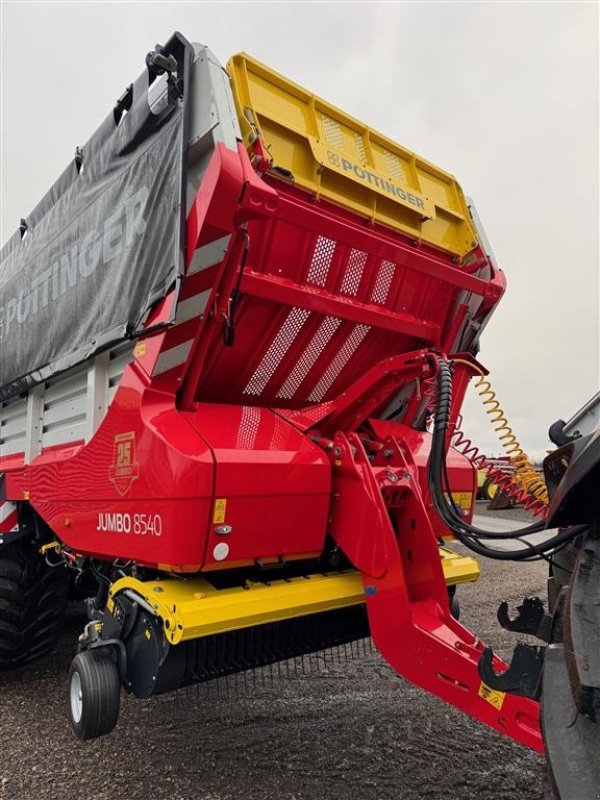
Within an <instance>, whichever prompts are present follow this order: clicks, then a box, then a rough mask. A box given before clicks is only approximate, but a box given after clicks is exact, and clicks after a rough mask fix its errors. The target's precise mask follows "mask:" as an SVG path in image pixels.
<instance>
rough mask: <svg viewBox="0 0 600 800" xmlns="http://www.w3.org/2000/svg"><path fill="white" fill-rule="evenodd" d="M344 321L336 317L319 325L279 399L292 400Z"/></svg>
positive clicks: (279, 394)
mask: <svg viewBox="0 0 600 800" xmlns="http://www.w3.org/2000/svg"><path fill="white" fill-rule="evenodd" d="M341 322H342V320H341V319H337V318H336V317H325V319H323V320H322V322H321V324H320V325H319V327H318V329H317V331H316V333H315V334H314V336H313V337H312V339H311V340H310V342H309V344H308V345H307V347H306V349H305V350H304V352H303V353H302V355H301V356H300V358H299V359H298V361H297V362H296V365H295V366H294V368H293V370H292V371H291V372H290V374H289V375H288V377H287V378H286V380H285V383H284V384H283V386H282V387H281V389H280V390H279V391H278V392H277V397H285V398H287V399H290V398H292V397H293V396H294V394H295V393H296V391H297V390H298V387H299V386H300V384H301V383H302V381H303V380H304V379H305V378H306V376H307V375H308V373H309V371H310V370H311V369H312V368H313V366H314V365H315V363H316V361H317V359H318V358H319V356H320V355H321V353H322V352H323V350H324V349H325V347H326V346H327V344H328V343H329V341H330V339H331V337H332V336H333V334H334V333H335V332H336V331H337V329H338V328H339V326H340V324H341Z"/></svg>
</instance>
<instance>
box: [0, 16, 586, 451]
mask: <svg viewBox="0 0 600 800" xmlns="http://www.w3.org/2000/svg"><path fill="white" fill-rule="evenodd" d="M1 28H2V42H1V45H2V65H1V67H2V104H1V109H0V110H1V112H2V144H1V156H2V164H1V166H2V170H1V172H2V177H1V181H2V186H1V192H2V193H1V201H2V209H1V212H2V213H1V230H0V238H1V239H2V241H5V240H6V239H7V238H8V237H9V236H10V235H11V233H12V231H13V230H14V228H15V227H16V225H17V224H18V221H19V218H20V217H21V216H25V215H26V214H27V213H28V212H29V211H30V210H31V209H32V208H33V207H34V206H35V204H36V203H37V201H38V200H39V199H40V197H41V196H42V194H43V193H44V192H45V191H46V189H47V188H48V186H49V185H50V184H51V182H52V181H53V180H54V179H55V178H56V177H57V175H58V174H59V173H60V172H61V171H62V169H63V167H64V166H65V164H66V162H67V161H68V160H69V159H70V158H71V157H72V155H73V152H74V148H75V145H77V144H80V143H81V142H83V141H85V140H86V139H87V138H88V136H89V135H90V133H91V132H92V131H93V130H94V129H95V127H96V126H97V125H98V124H99V123H100V121H101V120H102V119H103V118H104V116H105V115H106V113H108V110H109V109H110V108H112V106H113V104H114V101H115V99H116V98H117V97H118V96H119V95H120V94H121V92H122V90H123V88H124V87H125V85H126V83H128V82H129V81H130V80H131V78H132V77H133V76H135V75H137V74H138V72H139V71H140V67H141V65H142V63H143V57H144V55H145V53H146V52H147V50H148V49H150V47H151V46H152V45H153V44H154V43H156V42H159V41H163V40H165V39H166V38H167V37H168V35H169V34H170V33H171V32H172V30H173V29H175V28H177V29H179V30H181V31H182V32H183V33H184V34H185V35H186V36H187V37H188V38H190V39H193V40H195V41H202V42H205V43H206V44H208V45H209V46H210V47H211V48H212V49H213V50H214V52H215V53H216V54H217V55H218V56H219V57H220V58H221V59H222V60H223V61H225V60H226V59H227V58H228V57H229V55H231V54H232V53H234V52H237V51H240V50H246V51H247V52H250V53H252V54H253V55H255V56H256V57H257V58H259V59H261V60H263V61H265V62H266V63H267V64H269V65H270V66H272V67H273V68H275V69H277V70H279V71H281V72H283V73H284V74H285V75H287V76H289V77H290V78H292V79H294V80H295V81H297V82H298V83H301V84H303V85H305V86H306V87H307V88H309V89H311V90H313V91H314V92H316V93H317V94H320V95H321V96H323V97H325V98H326V99H328V100H330V101H331V102H333V103H335V104H336V105H339V106H341V107H342V108H343V109H344V110H346V111H348V112H350V113H351V114H353V115H354V116H356V117H358V118H359V119H362V120H364V121H365V122H367V123H368V124H369V125H371V126H372V127H374V128H377V129H379V130H381V131H382V132H383V133H385V134H387V135H389V136H391V137H392V138H394V139H396V140H397V141H399V142H400V143H401V144H403V145H405V146H407V147H409V148H411V149H413V150H415V151H416V152H417V153H419V154H421V155H423V156H424V157H425V158H427V159H428V160H430V161H433V162H434V163H437V164H439V165H440V166H441V167H443V168H444V169H447V170H448V171H450V172H452V173H454V174H455V175H456V176H457V177H458V179H459V181H460V182H461V184H462V186H463V188H464V189H465V191H466V192H467V193H468V194H470V195H471V196H473V197H474V199H475V202H476V204H477V207H478V210H479V213H480V215H481V217H482V219H483V222H484V224H485V226H486V229H487V233H488V236H489V238H490V240H491V242H492V246H493V247H494V250H495V253H496V257H497V260H498V262H499V264H500V265H501V266H502V268H503V269H504V270H505V272H506V274H507V278H508V291H507V294H506V296H505V298H504V299H503V301H502V302H501V304H500V307H499V309H498V311H497V313H496V315H495V317H494V319H493V320H492V322H491V323H490V325H489V327H488V329H487V331H486V333H485V336H484V339H483V343H482V353H481V360H482V361H483V362H484V363H485V364H486V365H487V366H488V367H489V368H490V370H491V372H492V377H493V380H494V384H495V386H496V387H497V390H498V393H499V396H500V398H501V400H502V402H503V404H504V406H505V408H506V410H507V412H508V413H509V415H510V419H511V421H514V427H515V428H516V430H517V432H518V433H519V436H520V437H521V438H522V440H523V442H524V443H525V445H526V446H527V448H528V449H529V450H531V451H532V452H534V453H542V452H543V451H544V449H545V448H546V446H547V440H546V431H547V428H548V425H549V423H551V422H552V421H554V420H555V419H556V418H558V417H561V416H562V417H568V416H569V415H570V414H571V413H572V412H573V411H575V410H576V408H577V407H578V406H579V405H580V404H581V403H582V402H583V401H584V400H586V399H587V398H588V397H589V396H590V395H591V394H592V393H593V392H594V391H596V390H597V388H598V385H599V384H600V379H599V377H600V376H599V372H600V355H599V352H600V350H599V348H600V344H599V340H600V329H599V317H600V314H599V302H600V297H599V273H598V255H599V244H598V212H599V208H598V57H599V56H598V48H599V45H598V6H597V4H595V3H575V2H569V3H520V4H516V3H511V4H509V3H487V2H486V3H452V4H450V3H445V4H438V3H402V4H400V3H399V4H391V3H329V4H327V3H322V2H321V3H315V4H312V3H277V4H274V3H252V2H245V3H223V2H220V3H218V4H217V3H214V4H213V3H177V2H170V3H156V4H155V3H108V2H102V3H83V2H81V3H53V2H44V3H25V2H20V3H3V4H2V24H1ZM464 427H465V429H467V430H468V431H470V432H471V433H472V434H473V435H474V437H475V439H476V440H477V441H478V442H480V443H481V444H482V445H483V446H484V448H486V449H487V450H490V451H492V450H494V451H497V450H498V446H497V444H496V440H495V438H494V436H493V434H492V433H491V432H490V430H489V426H488V425H487V422H485V420H484V419H482V415H481V413H480V410H479V407H478V403H477V401H476V399H475V398H474V397H473V396H472V395H471V396H470V397H469V398H468V400H467V403H466V406H465V423H464Z"/></svg>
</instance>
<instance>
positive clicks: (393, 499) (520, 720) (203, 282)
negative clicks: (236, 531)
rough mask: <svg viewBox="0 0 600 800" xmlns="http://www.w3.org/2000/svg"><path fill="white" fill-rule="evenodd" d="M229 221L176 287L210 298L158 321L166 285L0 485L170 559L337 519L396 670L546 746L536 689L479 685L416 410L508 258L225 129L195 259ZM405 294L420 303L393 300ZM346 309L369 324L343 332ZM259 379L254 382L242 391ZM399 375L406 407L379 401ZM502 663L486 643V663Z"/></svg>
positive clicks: (1, 464)
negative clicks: (472, 308)
mask: <svg viewBox="0 0 600 800" xmlns="http://www.w3.org/2000/svg"><path fill="white" fill-rule="evenodd" d="M225 236H230V237H231V238H230V241H229V245H228V247H227V252H226V255H225V257H224V258H223V259H222V260H220V262H219V263H218V264H215V265H212V266H209V267H207V268H206V269H204V270H201V271H199V272H197V273H196V274H194V275H191V274H190V275H189V277H188V278H186V279H185V281H184V283H183V286H182V287H181V292H180V295H179V302H182V301H185V300H186V299H189V298H191V297H195V296H196V295H197V294H198V293H199V292H203V291H205V292H209V297H208V300H207V304H206V307H205V309H204V312H203V313H202V314H200V315H199V316H197V317H195V318H194V319H190V320H187V321H185V322H184V323H182V324H181V325H176V326H175V327H173V328H170V329H166V330H160V331H158V332H156V327H155V326H156V325H157V324H159V323H161V322H164V321H166V320H168V319H170V316H171V309H172V304H173V303H174V302H175V301H176V294H175V291H173V292H171V294H169V295H168V296H167V297H166V298H165V300H163V301H162V302H161V303H160V304H159V305H158V307H157V308H156V309H155V310H154V312H153V313H152V314H151V316H150V318H149V320H148V323H147V327H148V329H151V330H152V331H153V332H152V333H149V334H148V335H147V337H146V338H142V339H141V340H140V342H139V343H138V345H137V347H136V350H135V361H134V362H133V363H132V364H131V365H129V366H128V367H127V368H126V370H125V373H124V375H123V378H122V381H121V384H120V386H119V388H118V390H117V393H116V395H115V398H114V400H113V403H112V404H111V406H110V408H109V411H108V413H107V416H106V417H105V419H104V421H103V423H102V424H101V426H100V428H99V430H98V431H97V433H96V435H95V436H94V437H93V439H92V440H91V441H90V442H88V443H87V444H84V443H78V444H75V445H72V444H71V445H69V446H68V447H62V448H53V449H51V450H48V451H44V452H42V454H41V455H40V456H39V457H38V458H37V459H36V460H35V461H34V462H33V463H32V464H29V465H24V464H23V459H22V457H16V458H15V457H11V458H10V459H4V460H2V459H0V470H1V471H3V472H4V473H5V474H6V499H7V500H12V501H23V500H27V501H28V502H30V503H31V505H32V506H33V507H34V509H35V510H36V511H37V512H38V513H39V514H40V516H41V517H42V518H43V519H44V520H45V521H46V523H47V524H48V525H49V526H50V527H51V529H52V530H53V531H54V532H55V534H56V535H57V536H58V537H59V538H60V539H61V540H62V541H63V542H64V543H65V544H66V545H67V546H69V547H71V548H72V549H73V550H75V551H76V552H79V553H84V554H90V555H95V556H98V557H101V558H111V559H112V558H115V557H119V558H127V559H133V560H135V561H137V562H139V563H141V564H148V565H152V566H155V567H158V568H161V569H176V570H178V571H195V570H199V569H214V568H218V567H219V566H220V567H223V566H227V567H231V566H238V565H241V564H245V563H253V560H254V559H256V558H262V557H273V556H276V555H284V556H286V557H296V558H300V557H306V555H310V554H316V553H318V552H320V551H321V550H322V548H323V544H324V537H325V534H326V533H329V534H330V535H331V536H332V538H333V539H334V540H335V541H336V542H337V543H338V544H339V546H340V547H341V549H342V550H343V551H344V553H345V554H346V555H347V556H348V558H349V559H350V560H351V561H352V563H353V564H354V565H355V566H356V568H357V569H359V570H360V572H361V573H362V576H363V580H364V586H365V597H366V605H367V610H368V615H369V621H370V626H371V632H372V636H373V640H374V642H375V644H376V646H377V648H378V649H379V650H380V652H381V653H382V655H383V656H384V657H385V658H386V659H387V660H388V661H389V663H390V664H391V665H392V666H393V667H394V669H396V670H397V671H398V672H399V673H400V674H401V675H404V676H405V677H407V678H408V679H410V680H411V681H413V682H414V683H416V684H418V685H419V686H422V687H423V688H425V689H426V690H427V691H429V692H432V693H433V694H435V695H437V696H439V697H441V698H442V699H444V700H446V701H447V702H449V703H451V704H452V705H455V706H457V707H458V708H460V709H462V710H463V711H466V712H467V713H469V714H471V715H472V716H474V717H476V718H477V719H479V720H481V721H482V722H485V723H486V724H488V725H490V726H491V727H493V728H495V729H497V730H499V731H502V732H503V733H506V734H507V735H509V736H511V737H513V738H514V739H516V740H518V741H520V742H522V743H524V744H526V745H528V746H529V747H532V748H534V749H536V750H538V751H542V749H543V748H542V740H541V736H540V732H539V724H538V705H537V703H536V702H534V701H532V700H530V699H527V698H523V697H518V696H514V695H507V696H506V697H505V698H504V699H503V701H500V702H499V703H498V705H501V708H498V707H496V706H495V705H493V704H492V703H491V702H489V699H486V698H485V697H483V696H482V694H483V693H480V688H481V680H480V678H479V675H478V672H477V662H478V660H479V657H480V655H481V653H482V651H483V644H482V643H481V642H480V641H479V640H478V639H477V638H476V637H475V636H474V635H473V634H472V633H470V632H469V631H468V630H467V629H466V628H465V627H464V626H463V625H461V624H460V623H459V622H457V621H456V620H455V619H454V618H453V617H452V615H451V612H450V607H449V598H448V592H447V589H446V585H445V581H444V575H443V571H442V567H441V564H440V559H439V554H438V540H439V537H440V536H441V535H443V534H444V533H447V531H444V529H443V528H442V527H441V526H440V523H439V521H438V520H437V518H436V517H435V515H433V512H432V509H431V504H430V501H429V499H428V497H427V491H426V481H425V469H426V460H427V454H428V449H429V435H428V434H427V433H426V432H424V431H421V430H416V429H414V428H413V427H411V422H412V421H413V420H414V419H416V417H417V416H418V414H419V413H421V412H422V411H423V406H424V402H425V399H424V397H423V396H422V395H423V393H424V392H426V389H427V385H428V381H430V380H431V379H432V378H433V377H434V367H433V366H432V359H431V357H430V353H431V352H432V351H435V352H438V353H443V354H446V353H449V352H450V353H451V350H452V348H453V346H454V343H455V342H456V341H457V338H458V334H459V331H460V330H461V328H462V326H463V323H464V320H465V319H466V315H467V299H466V298H467V297H468V296H469V295H471V294H474V295H477V296H479V297H480V298H481V305H480V308H479V310H478V315H479V318H480V320H484V319H485V317H486V316H487V315H488V314H489V312H490V311H491V310H492V309H493V307H494V306H495V304H496V303H497V302H498V300H499V298H500V296H501V295H502V292H503V290H504V279H503V277H502V275H501V273H498V272H496V271H494V270H493V269H492V268H491V267H490V270H491V277H490V279H489V280H484V279H483V278H481V277H477V276H476V275H475V274H474V273H475V272H476V271H477V270H478V269H479V267H481V266H483V265H485V264H487V261H486V259H485V256H484V254H483V253H482V252H481V250H479V249H478V250H476V251H475V254H474V256H473V258H472V259H471V260H470V262H469V265H468V266H460V265H457V264H455V263H453V262H452V261H451V260H450V259H449V258H448V257H446V256H445V255H444V254H442V253H440V252H437V251H435V250H434V249H433V248H429V247H427V246H425V245H422V244H420V243H415V242H409V241H408V240H406V239H405V238H404V237H402V236H400V235H399V234H395V233H393V232H392V231H390V230H388V229H385V228H383V227H381V226H378V225H377V224H371V225H366V224H365V223H364V222H361V221H359V220H357V217H356V216H355V215H354V214H352V213H351V212H349V211H346V210H344V209H340V208H337V207H335V206H333V205H332V204H330V203H328V202H326V201H323V200H320V201H318V203H317V202H315V201H314V198H308V197H307V196H306V195H305V194H303V193H302V192H301V191H299V190H297V189H295V188H294V187H291V186H287V185H286V184H282V183H277V182H276V181H274V180H272V179H269V178H267V177H265V178H264V179H261V178H259V177H258V176H257V174H256V173H255V172H254V170H253V168H252V166H251V164H250V161H249V159H248V156H247V154H246V152H245V150H244V149H243V148H242V147H241V146H240V147H239V150H238V152H237V153H235V152H232V151H229V150H227V149H226V148H224V147H223V146H219V147H218V148H217V150H216V152H215V154H214V156H213V158H212V161H211V163H210V165H209V167H208V169H207V172H206V174H205V176H204V178H203V181H202V185H201V187H200V189H199V191H198V194H197V196H196V199H195V201H194V204H193V206H192V209H191V212H190V214H189V217H188V223H187V253H186V267H188V268H189V265H190V264H191V263H192V259H193V257H194V254H195V252H196V251H197V249H198V248H199V247H203V246H205V245H207V244H209V243H211V242H214V241H216V240H218V239H220V238H222V237H225ZM317 236H320V237H326V238H327V239H328V241H330V242H334V243H337V245H336V248H335V252H334V253H333V255H331V258H330V262H329V263H328V270H327V275H326V276H325V277H323V279H322V280H321V281H320V283H319V282H314V281H313V283H312V284H311V283H310V282H309V281H308V280H307V274H308V271H309V269H311V266H310V264H311V262H310V252H311V248H314V247H315V244H314V242H315V237H317ZM310 237H312V238H310ZM309 238H310V242H309ZM249 243H250V248H249ZM312 252H313V253H314V252H316V250H312ZM356 253H359V256H356V255H353V254H356ZM363 256H364V258H363ZM328 258H329V256H328ZM352 258H355V259H358V260H359V261H360V264H361V266H360V270H362V272H360V270H357V273H356V274H357V276H358V277H357V278H356V281H355V284H354V289H353V292H354V294H353V295H350V294H349V293H347V292H346V294H344V292H343V291H341V290H340V285H341V281H342V280H343V274H345V273H344V270H346V271H347V269H348V264H349V263H350V259H352ZM336 259H337V260H336ZM344 259H345V260H344ZM384 260H385V261H386V262H389V263H392V264H393V265H394V270H393V276H392V277H391V278H390V281H389V285H387V288H386V298H388V300H386V303H385V304H383V303H382V302H381V301H380V300H377V291H376V286H375V284H374V281H375V277H374V275H375V273H376V269H375V266H373V269H368V268H366V267H365V265H367V266H368V265H369V264H370V265H381V264H382V263H383V261H384ZM313 261H314V255H313ZM378 268H379V267H378ZM359 272H360V275H359ZM390 274H391V273H390ZM406 297H410V298H411V303H412V306H411V308H410V309H403V308H402V303H403V298H406ZM374 298H375V299H374ZM289 309H295V312H294V313H296V314H297V316H298V319H299V320H300V323H301V324H300V323H298V326H299V329H298V331H294V336H292V334H290V337H291V341H287V349H286V348H285V347H283V345H282V347H281V348H280V349H281V350H282V352H278V353H276V354H275V355H274V356H273V361H272V363H271V365H270V366H269V369H268V370H267V369H266V367H265V352H267V350H266V348H267V345H269V343H271V344H270V345H269V346H271V347H272V342H273V341H274V338H273V337H274V334H275V331H276V330H277V329H278V328H279V329H281V324H282V320H284V319H287V317H286V315H287V314H289ZM234 318H237V320H238V325H237V330H236V331H235V335H236V346H235V347H227V346H226V343H224V341H223V329H224V326H226V325H227V324H229V323H232V324H233V320H234ZM328 319H330V320H332V322H331V329H332V330H334V333H333V334H331V335H329V334H328V335H329V339H328V340H327V341H325V340H324V341H323V343H322V346H321V345H320V348H321V349H320V350H318V351H317V350H315V351H314V354H313V356H311V359H312V361H311V360H310V359H309V360H308V361H306V364H305V365H304V366H303V371H302V373H301V374H300V373H298V374H299V378H298V381H297V382H296V383H297V384H298V385H297V387H296V390H295V394H293V393H292V394H293V396H289V395H290V393H289V392H288V396H284V395H285V393H282V389H281V386H282V380H283V378H284V377H285V376H287V375H290V374H291V373H292V371H293V369H294V368H295V366H296V365H297V364H298V361H299V358H300V353H301V352H302V351H303V349H304V348H305V347H308V346H309V344H310V342H312V341H315V339H314V337H315V335H316V334H315V331H317V330H318V328H317V326H318V325H321V324H322V323H323V320H328ZM303 326H305V327H303ZM336 326H337V327H336ZM354 326H359V328H358V334H360V336H359V335H358V334H356V336H355V339H352V336H354V335H355V334H354V333H353V332H354V331H356V328H355V327H354ZM360 326H362V327H360ZM290 337H288V339H289V338H290ZM311 337H312V338H311ZM360 337H362V338H360ZM350 341H352V342H355V341H356V342H358V343H357V344H356V346H354V344H353V345H352V346H353V347H354V349H352V347H350V345H349V344H346V351H345V352H346V353H347V354H348V355H347V358H346V361H345V362H344V363H342V361H341V360H340V362H339V363H340V364H341V367H340V369H338V370H337V371H334V372H332V373H331V376H330V378H331V379H328V382H326V384H323V386H324V388H323V390H322V391H321V390H320V391H321V397H320V399H319V400H318V401H314V402H309V401H308V398H309V397H310V396H311V392H312V393H313V395H314V393H315V392H316V388H315V387H316V386H318V385H319V384H318V379H319V377H320V376H321V378H322V375H323V369H324V368H325V367H326V365H327V364H331V362H332V361H333V359H335V358H336V357H338V356H337V353H339V351H340V344H341V343H344V342H346V343H348V342H350ZM182 342H191V344H190V346H189V352H188V355H187V357H186V358H185V359H184V360H183V361H182V363H180V364H176V365H175V366H173V367H172V368H170V369H168V370H167V371H164V372H161V373H160V374H155V370H156V365H157V362H158V359H159V357H160V356H161V354H163V353H164V352H166V351H169V350H172V349H173V348H176V347H178V346H179V345H181V343H182ZM238 342H241V344H238ZM283 350H285V352H283ZM269 352H270V351H269ZM345 357H346V356H344V358H345ZM470 358H471V356H470V355H469V354H468V353H467V354H461V363H460V364H459V365H458V367H457V369H456V372H455V376H454V405H453V419H454V420H456V416H457V414H458V412H459V409H460V406H461V404H462V400H463V397H464V392H465V390H466V386H467V383H468V378H469V372H470V370H469V366H468V362H469V359H470ZM309 361H310V363H309ZM252 376H255V377H254V379H253V378H252ZM256 376H258V377H256ZM249 380H250V383H251V382H252V380H255V383H256V385H259V386H260V391H258V390H257V391H256V393H255V395H254V396H250V395H248V392H247V387H248V386H249V385H250V383H248V381H249ZM244 387H246V388H244ZM411 387H413V388H412V389H411ZM422 389H423V392H422V391H421V390H422ZM400 391H405V393H406V394H405V399H406V408H405V411H404V417H403V421H402V422H391V421H385V420H381V419H379V418H378V414H379V412H380V410H381V409H382V408H384V407H385V406H386V404H388V403H389V402H390V401H391V399H392V398H393V397H395V396H396V395H397V394H398V392H400ZM244 392H246V394H244ZM244 426H246V428H244ZM123 436H125V437H129V439H126V440H127V441H129V442H130V444H131V450H132V452H130V454H129V461H128V462H127V464H126V468H125V471H124V473H123V474H121V473H119V469H118V467H119V462H118V460H117V461H115V458H116V456H115V452H116V451H115V447H116V443H118V442H121V441H123V438H122V437H123ZM119 437H121V438H119ZM449 464H450V468H451V473H452V476H453V477H451V481H454V483H453V488H457V489H460V490H471V491H474V476H473V471H472V468H471V467H470V466H469V465H467V464H466V463H465V462H464V460H461V458H460V457H458V456H456V455H454V456H453V457H452V458H450V459H449ZM265 487H267V488H265ZM267 493H268V505H267V499H266V498H267ZM219 497H229V498H230V500H229V503H230V512H228V513H231V514H232V517H231V519H228V520H227V521H228V523H229V522H230V523H231V524H232V525H233V527H234V528H236V527H239V528H240V529H242V530H243V531H244V535H243V536H242V537H239V538H238V539H235V537H233V536H232V537H231V541H232V545H231V547H232V558H231V559H230V560H228V562H227V564H226V565H224V564H222V565H219V564H218V563H216V562H215V561H214V559H213V558H212V556H211V552H212V544H213V542H214V532H213V525H212V512H213V504H214V500H215V498H219ZM232 498H233V499H232ZM100 509H101V513H102V514H106V515H116V514H121V515H126V514H130V515H132V516H135V514H138V515H139V514H141V515H146V514H148V515H149V516H151V515H152V514H155V510H156V509H160V514H159V516H160V519H161V530H160V533H157V532H156V530H153V531H152V533H151V534H148V531H146V532H145V534H144V535H134V534H133V533H131V535H124V533H123V531H113V530H110V531H101V532H99V530H98V528H99V527H101V525H99V523H98V519H99V510H100ZM502 666H503V665H502V662H501V661H499V660H496V663H495V668H496V670H497V671H499V670H501V669H502Z"/></svg>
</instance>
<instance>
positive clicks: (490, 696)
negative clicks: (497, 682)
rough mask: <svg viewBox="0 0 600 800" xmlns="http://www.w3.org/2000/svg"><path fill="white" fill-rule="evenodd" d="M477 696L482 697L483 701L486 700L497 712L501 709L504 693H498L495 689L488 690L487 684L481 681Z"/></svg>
mask: <svg viewBox="0 0 600 800" xmlns="http://www.w3.org/2000/svg"><path fill="white" fill-rule="evenodd" d="M477 694H478V695H479V697H483V699H484V700H487V702H488V703H489V704H490V705H492V706H494V708H495V709H497V710H498V711H500V710H501V709H502V706H503V705H504V698H505V697H506V692H498V691H496V689H492V688H490V687H489V686H488V685H487V683H484V682H483V681H481V683H480V685H479V691H478V692H477Z"/></svg>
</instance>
